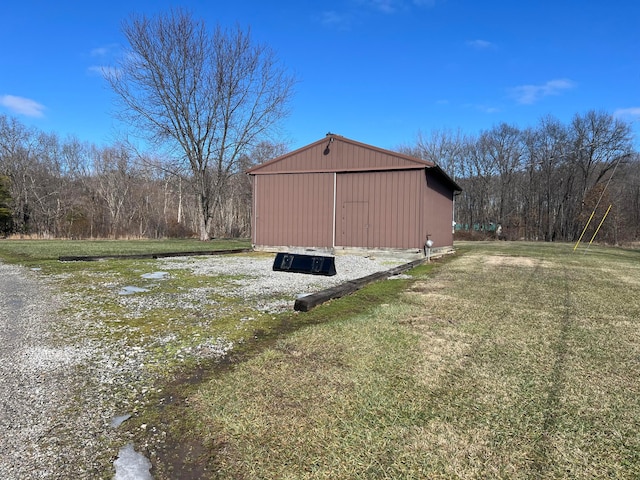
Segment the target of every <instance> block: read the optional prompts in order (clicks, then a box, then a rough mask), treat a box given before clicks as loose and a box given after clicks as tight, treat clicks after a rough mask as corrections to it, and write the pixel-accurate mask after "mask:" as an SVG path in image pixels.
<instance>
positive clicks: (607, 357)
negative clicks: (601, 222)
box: [158, 242, 640, 479]
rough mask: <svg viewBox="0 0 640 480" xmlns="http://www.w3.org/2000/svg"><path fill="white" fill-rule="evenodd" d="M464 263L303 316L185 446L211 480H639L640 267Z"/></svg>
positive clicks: (601, 257) (488, 255)
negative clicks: (616, 479)
mask: <svg viewBox="0 0 640 480" xmlns="http://www.w3.org/2000/svg"><path fill="white" fill-rule="evenodd" d="M461 250H463V251H464V254H461V255H460V254H459V255H457V256H456V257H455V258H452V259H450V260H449V261H446V262H444V263H443V264H441V265H438V268H436V269H435V270H433V271H428V270H429V266H426V267H424V270H423V271H422V272H421V271H417V272H414V275H415V276H414V278H413V279H409V280H391V281H388V282H383V283H380V284H376V285H372V286H370V287H367V288H366V289H364V290H363V291H361V292H358V293H357V294H356V295H353V296H350V297H347V298H344V299H340V300H337V301H333V302H331V303H329V304H327V305H324V306H321V307H318V308H317V309H315V310H313V311H312V312H310V314H309V316H308V317H307V318H306V320H304V316H303V315H300V316H299V317H298V318H300V319H303V320H302V321H303V322H308V323H309V324H307V325H306V326H305V327H303V328H300V329H297V330H295V331H292V332H290V333H288V334H286V335H282V336H280V337H278V338H276V339H275V340H274V341H272V342H271V343H269V344H268V345H267V348H265V349H264V350H263V351H262V352H261V353H259V354H258V355H254V356H251V357H248V358H247V360H246V361H244V362H241V363H239V364H234V365H232V366H230V367H229V368H227V369H225V370H224V371H221V372H219V373H218V374H215V375H214V376H213V377H212V378H210V379H209V380H208V381H206V382H204V383H202V384H200V385H198V386H197V388H196V389H195V390H193V391H192V392H191V394H190V395H189V397H188V399H187V402H188V407H187V408H177V409H176V410H173V411H172V415H173V416H179V417H180V418H181V420H180V421H179V426H180V428H176V429H175V430H173V433H172V435H175V436H174V437H173V439H172V441H171V443H170V444H171V445H174V444H175V445H178V444H180V443H181V442H182V444H183V445H189V449H190V450H189V451H190V454H189V455H186V456H184V455H183V456H182V459H183V460H184V459H185V458H187V460H188V461H187V464H188V466H190V468H196V469H197V471H198V475H199V478H282V479H286V478H292V479H293V478H296V479H323V478H327V479H329V478H363V479H364V478H367V479H371V478H389V479H391V478H393V479H398V478H407V479H410V478H411V479H412V478H415V479H418V478H505V479H507V478H509V479H511V478H523V479H524V478H579V479H587V478H638V476H640V455H639V454H638V452H640V434H639V433H638V428H637V426H638V424H639V423H640V401H639V400H638V398H640V380H639V379H638V375H637V372H638V368H639V367H640V325H639V324H638V322H639V321H640V320H639V319H640V303H639V302H638V301H637V299H638V298H640V280H639V279H640V262H639V260H640V253H639V252H637V251H629V250H621V249H614V248H599V247H592V248H591V249H590V250H589V251H588V252H586V253H583V252H580V251H578V252H573V247H572V246H571V245H568V244H565V245H563V244H561V245H556V244H531V243H506V242H487V243H477V244H465V245H463V246H462V248H461ZM421 268H422V267H421ZM305 315H307V314H305ZM292 321H293V320H292ZM180 432H181V433H180ZM189 439H191V440H189ZM195 439H197V440H195ZM164 458H165V460H166V461H164V462H163V461H161V462H159V464H158V468H159V477H158V478H172V476H171V475H172V473H170V472H171V468H172V467H173V468H177V466H176V465H177V464H176V463H172V461H171V460H170V459H169V457H164ZM175 474H176V472H175V470H174V471H173V475H175ZM163 475H164V476H163ZM185 478H188V477H185Z"/></svg>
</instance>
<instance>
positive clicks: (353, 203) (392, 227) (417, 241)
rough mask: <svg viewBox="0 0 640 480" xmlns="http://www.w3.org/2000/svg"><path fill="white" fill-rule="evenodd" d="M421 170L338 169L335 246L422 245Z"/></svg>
mask: <svg viewBox="0 0 640 480" xmlns="http://www.w3.org/2000/svg"><path fill="white" fill-rule="evenodd" d="M424 189H426V182H425V179H424V170H422V169H421V170H398V171H389V172H362V173H341V174H338V176H337V186H336V212H337V215H336V217H337V218H336V246H340V247H365V248H406V249H408V248H421V246H422V245H423V244H424V239H423V238H422V225H423V221H422V219H421V216H420V208H419V206H420V198H421V191H422V190H424Z"/></svg>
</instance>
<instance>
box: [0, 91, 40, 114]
mask: <svg viewBox="0 0 640 480" xmlns="http://www.w3.org/2000/svg"><path fill="white" fill-rule="evenodd" d="M0 105H2V106H3V107H5V108H8V109H9V110H11V111H12V112H14V113H17V114H19V115H25V116H27V117H37V118H40V117H44V109H45V106H44V105H42V104H41V103H38V102H36V101H35V100H31V99H30V98H24V97H17V96H15V95H1V96H0Z"/></svg>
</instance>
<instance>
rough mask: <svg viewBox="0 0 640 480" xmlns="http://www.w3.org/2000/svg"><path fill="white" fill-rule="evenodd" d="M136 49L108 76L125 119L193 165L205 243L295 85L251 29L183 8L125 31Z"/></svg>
mask: <svg viewBox="0 0 640 480" xmlns="http://www.w3.org/2000/svg"><path fill="white" fill-rule="evenodd" d="M123 33H124V36H125V37H126V39H127V41H128V43H129V45H130V48H131V51H130V52H128V54H127V55H126V56H124V57H123V58H122V61H121V62H120V64H119V66H118V68H117V69H113V70H108V71H105V77H106V78H107V81H108V82H109V84H110V86H111V88H112V89H113V91H114V92H115V94H116V96H117V98H118V99H119V100H120V101H121V103H122V106H123V107H124V108H123V109H122V112H121V113H122V114H123V117H124V118H125V119H126V120H127V121H128V123H129V124H130V125H131V126H132V127H134V128H136V129H137V130H139V132H140V133H141V134H143V135H144V136H145V137H146V138H147V140H149V141H151V142H153V143H154V144H155V145H156V146H165V147H169V148H170V149H172V150H171V151H172V152H174V153H178V158H179V160H181V161H183V162H184V163H188V165H189V168H190V170H191V173H192V174H193V180H194V182H193V184H194V185H195V188H196V196H197V200H198V215H199V235H200V239H201V240H207V239H209V238H210V233H211V232H210V230H211V226H212V224H213V220H214V215H219V214H220V211H221V207H222V205H223V203H224V193H225V187H226V186H227V183H228V181H229V178H230V177H231V175H232V174H233V173H234V171H235V170H236V168H237V163H238V161H239V159H240V158H242V155H243V154H244V153H245V152H246V151H247V150H248V148H250V146H251V145H254V144H256V143H257V142H258V141H259V140H261V139H263V138H264V137H265V136H266V135H267V134H268V133H269V132H270V131H271V130H272V129H273V128H274V127H275V126H276V125H277V123H278V121H280V120H281V119H282V118H283V117H284V116H285V115H286V114H287V104H288V100H289V99H290V97H291V94H292V91H293V84H294V79H293V77H292V76H290V75H288V74H287V72H286V71H285V69H284V68H283V67H282V66H281V65H280V64H279V63H278V61H277V60H276V58H275V55H274V53H273V52H272V50H270V49H269V48H268V47H266V46H264V45H258V44H254V43H253V42H252V40H251V35H250V31H246V32H245V31H242V30H241V29H240V27H236V29H235V30H223V29H222V28H221V27H220V26H217V27H216V28H215V30H214V31H213V32H210V31H209V30H207V28H206V26H205V24H204V22H203V21H200V20H196V19H194V18H193V17H192V15H191V14H190V13H187V12H185V11H183V10H172V11H171V12H169V13H167V14H161V15H159V16H157V17H153V18H149V17H146V16H134V17H132V18H131V20H130V21H129V22H128V23H125V24H124V25H123Z"/></svg>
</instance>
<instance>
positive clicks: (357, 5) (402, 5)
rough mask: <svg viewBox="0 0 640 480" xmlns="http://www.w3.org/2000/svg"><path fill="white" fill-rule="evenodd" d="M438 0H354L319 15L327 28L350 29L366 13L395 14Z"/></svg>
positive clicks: (320, 20) (428, 5) (424, 6)
mask: <svg viewBox="0 0 640 480" xmlns="http://www.w3.org/2000/svg"><path fill="white" fill-rule="evenodd" d="M435 4H436V0H354V2H353V3H352V5H351V8H347V9H346V10H345V11H336V10H325V11H323V12H321V13H320V14H319V16H318V18H319V22H320V23H321V24H322V25H324V26H325V27H327V28H333V29H339V30H349V29H350V28H351V27H352V25H353V24H354V22H357V21H358V20H360V19H361V17H362V16H363V15H364V14H365V13H367V12H368V13H371V12H374V13H378V14H383V15H393V14H396V13H398V12H407V11H411V10H412V9H416V8H430V7H433V6H434V5H435Z"/></svg>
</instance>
